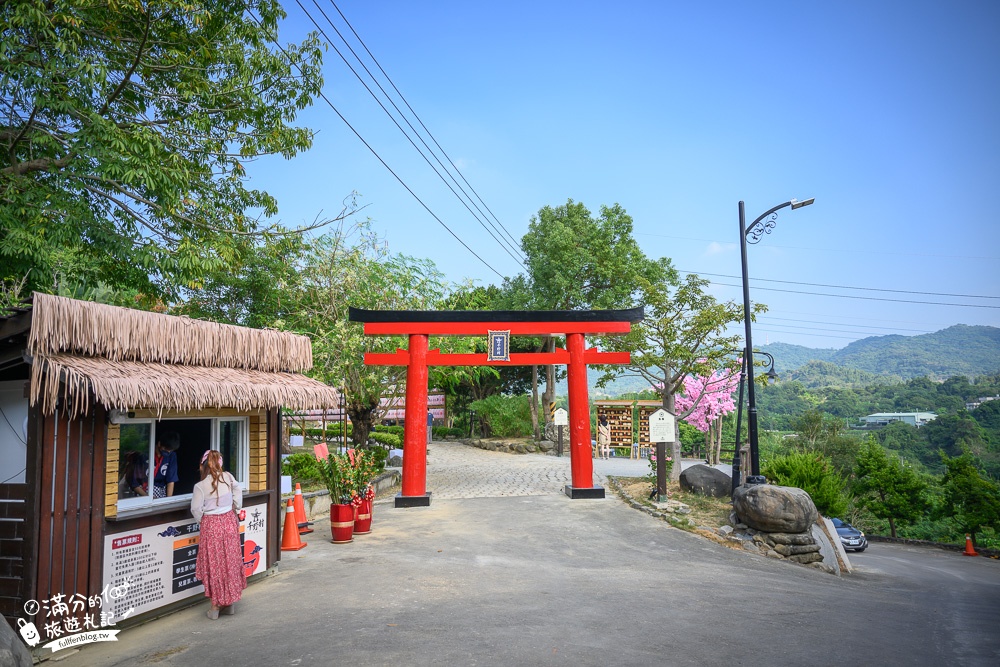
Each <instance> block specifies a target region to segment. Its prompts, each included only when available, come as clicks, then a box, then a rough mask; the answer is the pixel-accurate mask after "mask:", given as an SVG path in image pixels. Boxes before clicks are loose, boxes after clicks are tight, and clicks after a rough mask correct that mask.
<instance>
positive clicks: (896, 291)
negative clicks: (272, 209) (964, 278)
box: [678, 269, 1000, 299]
mask: <svg viewBox="0 0 1000 667" xmlns="http://www.w3.org/2000/svg"><path fill="white" fill-rule="evenodd" d="M678 271H680V272H681V273H687V274H692V273H693V274H695V275H700V276H717V277H719V278H735V279H737V280H739V279H740V278H741V276H730V275H727V274H724V273H705V272H700V271H684V270H683V269H678ZM751 280H754V281H758V282H765V283H783V284H785V285H806V286H807V287H829V288H832V289H853V290H863V291H866V292H890V293H893V294H919V295H921V296H953V297H958V298H963V299H1000V296H984V295H982V294H951V293H948V292H916V291H912V290H902V289H885V288H882V287H851V286H849V285H827V284H824V283H805V282H801V281H796V280H774V279H771V278H751Z"/></svg>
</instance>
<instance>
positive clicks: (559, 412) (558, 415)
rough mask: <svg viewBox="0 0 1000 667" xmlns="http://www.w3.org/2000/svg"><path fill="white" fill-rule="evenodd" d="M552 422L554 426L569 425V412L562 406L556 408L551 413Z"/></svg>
mask: <svg viewBox="0 0 1000 667" xmlns="http://www.w3.org/2000/svg"><path fill="white" fill-rule="evenodd" d="M552 423H553V424H555V425H556V426H569V413H568V412H566V410H564V409H563V408H557V409H556V411H555V412H553V413H552Z"/></svg>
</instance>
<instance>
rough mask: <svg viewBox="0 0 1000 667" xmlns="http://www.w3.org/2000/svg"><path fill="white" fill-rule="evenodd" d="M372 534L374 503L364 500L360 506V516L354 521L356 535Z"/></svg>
mask: <svg viewBox="0 0 1000 667" xmlns="http://www.w3.org/2000/svg"><path fill="white" fill-rule="evenodd" d="M370 532H372V501H370V500H362V501H361V504H360V505H358V516H357V518H356V519H354V534H355V535H366V534H368V533H370Z"/></svg>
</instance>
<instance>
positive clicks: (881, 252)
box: [634, 232, 1000, 262]
mask: <svg viewBox="0 0 1000 667" xmlns="http://www.w3.org/2000/svg"><path fill="white" fill-rule="evenodd" d="M634 233H635V235H636V236H658V237H660V238H664V239H679V240H681V241H703V242H705V243H720V244H722V245H727V246H738V245H739V242H738V241H737V242H733V241H720V240H718V239H696V238H692V237H690V236H671V235H669V234H651V233H649V232H634ZM767 247H769V248H784V249H785V250H814V251H818V252H849V253H863V254H867V255H899V256H901V257H939V258H943V259H985V260H989V261H993V262H997V261H1000V257H983V256H981V255H933V254H930V253H919V252H892V251H889V250H858V249H856V248H809V247H804V246H794V245H777V244H773V243H768V244H767Z"/></svg>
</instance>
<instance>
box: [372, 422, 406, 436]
mask: <svg viewBox="0 0 1000 667" xmlns="http://www.w3.org/2000/svg"><path fill="white" fill-rule="evenodd" d="M374 430H375V431H376V432H378V433H392V434H393V435H398V436H400V437H402V435H403V431H404V430H405V427H403V426H386V425H385V424H376V426H375V428H374Z"/></svg>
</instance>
